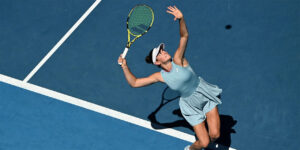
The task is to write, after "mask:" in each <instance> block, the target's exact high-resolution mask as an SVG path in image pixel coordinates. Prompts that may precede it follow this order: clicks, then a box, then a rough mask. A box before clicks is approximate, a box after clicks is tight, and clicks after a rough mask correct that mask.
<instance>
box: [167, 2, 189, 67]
mask: <svg viewBox="0 0 300 150" xmlns="http://www.w3.org/2000/svg"><path fill="white" fill-rule="evenodd" d="M167 12H168V13H170V14H172V15H174V21H176V20H177V19H178V20H179V33H180V41H179V46H178V48H177V50H176V52H175V54H174V62H175V63H176V64H180V65H182V66H185V63H187V61H186V59H185V57H184V53H185V49H186V46H187V42H188V37H189V33H188V30H187V27H186V24H185V21H184V17H183V15H182V13H181V11H180V10H179V9H178V8H177V7H176V6H174V7H172V6H169V7H168V10H167Z"/></svg>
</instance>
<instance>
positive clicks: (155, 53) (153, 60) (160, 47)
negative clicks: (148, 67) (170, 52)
mask: <svg viewBox="0 0 300 150" xmlns="http://www.w3.org/2000/svg"><path fill="white" fill-rule="evenodd" d="M160 49H165V44H164V43H160V44H159V45H158V46H157V47H155V48H153V50H152V62H153V64H154V63H155V62H156V56H157V54H158V53H159V50H160Z"/></svg>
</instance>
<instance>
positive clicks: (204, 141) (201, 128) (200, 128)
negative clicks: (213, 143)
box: [190, 121, 210, 150]
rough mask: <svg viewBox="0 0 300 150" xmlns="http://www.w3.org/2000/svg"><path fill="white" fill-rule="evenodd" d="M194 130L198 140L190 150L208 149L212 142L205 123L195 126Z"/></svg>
mask: <svg viewBox="0 0 300 150" xmlns="http://www.w3.org/2000/svg"><path fill="white" fill-rule="evenodd" d="M193 128H194V131H195V133H196V136H197V138H198V140H197V141H196V142H195V143H194V144H193V145H191V147H190V150H201V149H202V148H206V147H207V146H208V144H209V142H210V140H209V135H208V132H207V129H206V127H205V122H204V121H203V122H202V123H200V124H198V125H195V126H194V127H193Z"/></svg>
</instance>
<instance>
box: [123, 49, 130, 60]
mask: <svg viewBox="0 0 300 150" xmlns="http://www.w3.org/2000/svg"><path fill="white" fill-rule="evenodd" d="M128 50H129V48H128V47H125V49H124V51H123V54H122V58H125V57H126V55H127V52H128Z"/></svg>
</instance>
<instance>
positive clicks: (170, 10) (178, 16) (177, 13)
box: [167, 6, 183, 21]
mask: <svg viewBox="0 0 300 150" xmlns="http://www.w3.org/2000/svg"><path fill="white" fill-rule="evenodd" d="M167 13H169V14H172V15H173V16H174V21H176V20H177V19H181V18H183V15H182V13H181V11H180V10H179V9H178V8H177V7H176V6H173V7H172V6H169V7H168V10H167Z"/></svg>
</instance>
